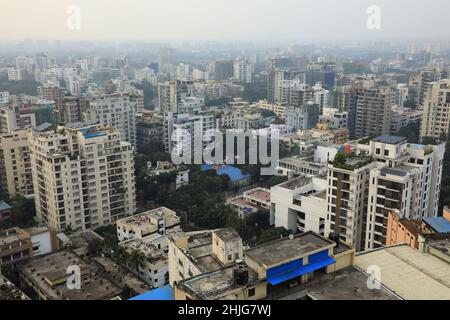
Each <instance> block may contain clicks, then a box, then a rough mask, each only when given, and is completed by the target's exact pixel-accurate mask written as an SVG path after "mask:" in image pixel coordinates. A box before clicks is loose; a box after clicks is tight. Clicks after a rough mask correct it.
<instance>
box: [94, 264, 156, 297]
mask: <svg viewBox="0 0 450 320" xmlns="http://www.w3.org/2000/svg"><path fill="white" fill-rule="evenodd" d="M92 260H93V261H95V262H96V263H98V265H99V266H101V267H102V268H103V269H104V270H105V271H106V272H108V273H109V274H110V276H111V277H112V279H113V280H114V281H115V282H116V283H120V284H121V285H120V286H121V287H125V286H127V287H129V288H130V289H131V290H133V291H134V292H136V294H141V293H144V292H147V291H148V290H150V286H149V285H148V284H146V283H145V282H144V281H143V280H141V279H139V278H138V277H137V276H135V275H134V274H133V273H131V272H129V271H128V270H127V269H125V268H122V267H121V266H119V265H118V264H116V263H115V262H114V261H113V260H111V259H110V258H106V257H101V256H98V257H94V258H93V259H92Z"/></svg>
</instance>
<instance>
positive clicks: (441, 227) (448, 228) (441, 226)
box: [423, 217, 450, 233]
mask: <svg viewBox="0 0 450 320" xmlns="http://www.w3.org/2000/svg"><path fill="white" fill-rule="evenodd" d="M423 220H424V221H425V222H426V223H427V224H428V225H430V227H432V228H433V229H434V230H436V232H438V233H446V232H450V221H448V220H447V219H445V218H444V217H426V218H423Z"/></svg>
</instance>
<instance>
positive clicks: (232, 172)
mask: <svg viewBox="0 0 450 320" xmlns="http://www.w3.org/2000/svg"><path fill="white" fill-rule="evenodd" d="M201 169H202V170H203V171H206V170H212V169H216V171H217V175H219V176H221V175H223V174H226V175H227V176H228V177H229V178H230V180H231V181H232V182H234V181H239V180H243V179H247V178H250V177H251V176H250V175H249V174H247V173H242V171H241V170H240V169H239V168H236V167H233V166H219V167H217V168H213V167H212V166H211V165H209V164H206V163H204V164H202V165H201Z"/></svg>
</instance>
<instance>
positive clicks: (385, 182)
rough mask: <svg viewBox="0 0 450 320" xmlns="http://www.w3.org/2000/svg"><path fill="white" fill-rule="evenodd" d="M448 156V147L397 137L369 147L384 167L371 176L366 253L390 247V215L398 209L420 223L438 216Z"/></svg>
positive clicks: (379, 138)
mask: <svg viewBox="0 0 450 320" xmlns="http://www.w3.org/2000/svg"><path fill="white" fill-rule="evenodd" d="M366 150H367V149H366ZM444 152H445V148H444V144H441V145H438V146H431V145H429V146H425V145H419V144H408V143H407V141H406V139H405V138H402V137H396V136H380V137H378V138H376V139H373V140H372V141H371V142H370V143H369V149H368V153H367V154H368V155H370V156H371V157H372V158H373V159H375V160H376V161H377V162H378V163H382V164H383V165H382V166H379V167H378V168H376V169H373V170H371V172H370V186H369V198H368V206H367V221H366V232H365V235H366V238H365V248H366V249H372V248H377V247H380V246H383V245H385V244H386V234H387V220H388V215H389V212H390V211H392V210H394V209H396V210H399V212H400V213H401V215H402V216H403V217H405V218H408V219H413V220H419V221H421V220H423V219H424V218H426V217H433V216H437V214H438V207H439V194H440V185H441V176H442V163H443V157H444Z"/></svg>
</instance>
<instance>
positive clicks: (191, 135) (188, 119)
mask: <svg viewBox="0 0 450 320" xmlns="http://www.w3.org/2000/svg"><path fill="white" fill-rule="evenodd" d="M217 128H218V123H217V121H216V117H215V116H214V114H212V113H200V114H196V115H190V114H188V113H171V112H169V113H167V114H166V115H165V117H164V145H165V148H166V152H169V153H170V152H172V150H173V149H174V148H176V149H177V150H178V151H177V152H179V154H180V155H181V154H182V151H187V152H190V155H191V156H192V155H194V154H195V153H196V152H202V150H203V147H205V146H207V145H208V144H209V143H210V140H209V139H208V138H207V137H206V134H207V133H208V131H209V130H213V129H217ZM196 138H197V141H200V142H201V141H203V142H201V143H200V144H199V145H196V144H195V142H194V141H195V139H196ZM196 147H197V148H198V149H197V148H196Z"/></svg>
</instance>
